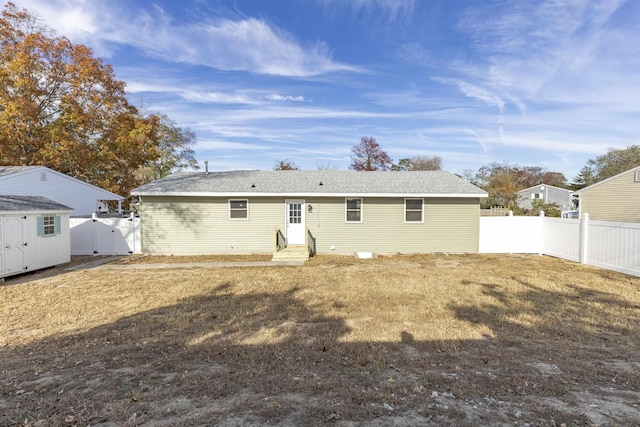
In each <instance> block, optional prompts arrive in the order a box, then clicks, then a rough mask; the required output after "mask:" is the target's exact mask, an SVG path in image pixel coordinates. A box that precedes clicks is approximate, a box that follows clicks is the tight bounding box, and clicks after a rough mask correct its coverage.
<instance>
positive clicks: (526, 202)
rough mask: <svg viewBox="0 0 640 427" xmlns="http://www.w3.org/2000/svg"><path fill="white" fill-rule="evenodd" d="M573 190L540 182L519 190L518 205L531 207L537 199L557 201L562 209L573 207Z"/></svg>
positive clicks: (524, 207) (549, 201) (526, 207)
mask: <svg viewBox="0 0 640 427" xmlns="http://www.w3.org/2000/svg"><path fill="white" fill-rule="evenodd" d="M572 194H573V192H572V191H571V190H567V189H566V188H560V187H554V186H553V185H547V184H539V185H536V186H533V187H529V188H525V189H524V190H520V191H518V206H520V207H521V208H522V209H531V208H532V207H533V202H534V201H536V200H540V201H542V203H545V204H547V203H555V204H556V205H558V207H559V208H560V210H561V211H568V210H571V209H573V204H572V201H571V199H572V196H571V195H572Z"/></svg>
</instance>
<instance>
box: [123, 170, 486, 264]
mask: <svg viewBox="0 0 640 427" xmlns="http://www.w3.org/2000/svg"><path fill="white" fill-rule="evenodd" d="M131 194H132V195H134V196H138V197H139V209H140V215H141V228H142V230H141V240H142V241H141V244H142V252H143V253H147V254H230V253H237V254H254V253H272V252H274V249H275V248H276V247H283V246H284V245H287V246H307V245H308V246H309V249H310V252H312V253H338V254H353V253H354V252H371V253H378V254H385V253H432V252H450V253H477V252H478V235H479V223H480V220H479V217H480V199H481V198H482V197H486V196H487V193H486V192H485V191H483V190H481V189H480V188H478V187H476V186H474V185H472V184H470V183H468V182H466V181H464V180H463V179H461V178H459V177H457V176H456V175H453V174H451V173H448V172H445V171H428V172H422V171H411V172H404V171H403V172H395V171H384V172H382V171H374V172H356V171H347V170H319V171H230V172H211V173H209V172H181V173H176V174H173V175H170V176H168V177H165V178H162V179H159V180H157V181H153V182H151V183H148V184H146V185H143V186H141V187H138V188H137V189H135V190H134V191H132V192H131Z"/></svg>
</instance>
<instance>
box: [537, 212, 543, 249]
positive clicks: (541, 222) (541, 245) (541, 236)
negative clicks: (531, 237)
mask: <svg viewBox="0 0 640 427" xmlns="http://www.w3.org/2000/svg"><path fill="white" fill-rule="evenodd" d="M538 217H539V218H540V233H539V236H540V246H539V250H538V255H540V256H542V255H543V254H544V211H543V210H541V211H540V213H539V214H538Z"/></svg>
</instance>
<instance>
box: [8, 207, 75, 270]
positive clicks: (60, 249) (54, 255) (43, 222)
mask: <svg viewBox="0 0 640 427" xmlns="http://www.w3.org/2000/svg"><path fill="white" fill-rule="evenodd" d="M69 212H71V208H70V207H68V206H65V205H62V204H60V203H57V202H54V201H52V200H50V199H47V198H45V197H39V196H13V195H0V278H3V277H6V276H12V275H15V274H20V273H26V272H28V271H33V270H39V269H41V268H46V267H52V266H54V265H59V264H64V263H67V262H69V261H70V260H71V255H70V252H71V245H70V237H69V236H70V234H69Z"/></svg>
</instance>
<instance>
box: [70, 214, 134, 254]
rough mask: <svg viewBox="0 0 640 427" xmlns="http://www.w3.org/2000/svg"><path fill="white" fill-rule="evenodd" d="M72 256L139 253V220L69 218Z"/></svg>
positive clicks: (131, 218)
mask: <svg viewBox="0 0 640 427" xmlns="http://www.w3.org/2000/svg"><path fill="white" fill-rule="evenodd" d="M69 228H70V229H71V255H131V254H137V253H140V218H135V217H129V218H96V217H94V218H70V219H69Z"/></svg>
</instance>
